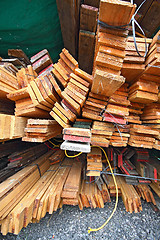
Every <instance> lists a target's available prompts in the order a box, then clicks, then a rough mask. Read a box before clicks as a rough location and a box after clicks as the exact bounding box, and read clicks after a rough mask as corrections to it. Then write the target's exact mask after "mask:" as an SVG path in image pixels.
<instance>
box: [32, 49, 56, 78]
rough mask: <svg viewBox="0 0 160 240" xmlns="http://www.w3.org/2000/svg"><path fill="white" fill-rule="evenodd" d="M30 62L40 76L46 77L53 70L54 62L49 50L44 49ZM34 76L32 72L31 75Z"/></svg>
mask: <svg viewBox="0 0 160 240" xmlns="http://www.w3.org/2000/svg"><path fill="white" fill-rule="evenodd" d="M30 61H31V63H32V67H33V70H34V71H35V72H36V73H37V74H38V75H41V76H43V75H46V74H47V72H50V71H51V70H52V69H53V62H52V59H51V57H50V55H49V52H48V51H47V49H44V50H42V51H41V52H39V53H37V54H36V55H34V56H33V57H31V59H30ZM32 74H33V73H32V72H31V75H32Z"/></svg>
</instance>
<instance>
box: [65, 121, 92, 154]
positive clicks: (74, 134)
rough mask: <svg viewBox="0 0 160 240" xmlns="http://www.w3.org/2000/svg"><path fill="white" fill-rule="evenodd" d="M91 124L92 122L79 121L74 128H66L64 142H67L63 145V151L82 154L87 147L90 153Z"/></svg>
mask: <svg viewBox="0 0 160 240" xmlns="http://www.w3.org/2000/svg"><path fill="white" fill-rule="evenodd" d="M91 123H92V121H91V120H87V119H86V120H85V119H82V120H81V119H78V120H77V121H76V123H75V124H74V126H73V127H70V128H64V129H63V140H65V141H64V142H63V143H62V144H61V149H63V150H71V151H79V152H81V151H82V150H83V148H85V147H86V151H87V152H88V149H89V150H90V142H91V131H90V126H91ZM81 148H82V149H81ZM86 151H85V152H86ZM82 152H83V151H82Z"/></svg>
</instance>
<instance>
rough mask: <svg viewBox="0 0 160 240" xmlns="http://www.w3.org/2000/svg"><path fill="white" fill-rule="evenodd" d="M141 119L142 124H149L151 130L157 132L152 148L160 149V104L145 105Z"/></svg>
mask: <svg viewBox="0 0 160 240" xmlns="http://www.w3.org/2000/svg"><path fill="white" fill-rule="evenodd" d="M141 119H142V121H143V123H144V124H147V125H148V126H150V127H151V128H152V129H153V130H156V131H158V132H159V135H155V138H156V140H155V143H154V146H153V147H154V148H155V149H157V150H160V104H159V103H151V104H148V105H146V106H145V108H144V110H143V114H142V115H141Z"/></svg>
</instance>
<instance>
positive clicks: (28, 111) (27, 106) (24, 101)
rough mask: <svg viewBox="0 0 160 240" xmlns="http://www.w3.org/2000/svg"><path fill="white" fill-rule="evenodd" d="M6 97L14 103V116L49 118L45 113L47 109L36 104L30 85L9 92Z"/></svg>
mask: <svg viewBox="0 0 160 240" xmlns="http://www.w3.org/2000/svg"><path fill="white" fill-rule="evenodd" d="M31 96H32V98H31ZM7 97H8V98H9V99H10V100H12V101H15V105H16V108H15V116H24V117H41V118H50V115H49V113H48V112H47V111H45V110H46V109H47V110H48V108H47V107H45V106H44V105H42V104H40V103H39V102H38V100H37V99H36V97H35V94H34V92H33V90H32V88H31V86H30V85H28V87H25V88H22V89H18V90H16V91H13V92H11V93H10V94H8V95H7ZM44 109H45V110H44Z"/></svg>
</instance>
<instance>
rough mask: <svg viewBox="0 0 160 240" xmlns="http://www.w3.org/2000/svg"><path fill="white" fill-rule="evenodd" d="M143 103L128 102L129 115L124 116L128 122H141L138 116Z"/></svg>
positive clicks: (141, 111)
mask: <svg viewBox="0 0 160 240" xmlns="http://www.w3.org/2000/svg"><path fill="white" fill-rule="evenodd" d="M144 106H145V105H144V104H143V103H135V102H130V106H129V116H128V117H126V119H127V122H128V123H135V124H142V121H141V119H140V116H139V115H141V114H142V113H143V108H144Z"/></svg>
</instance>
